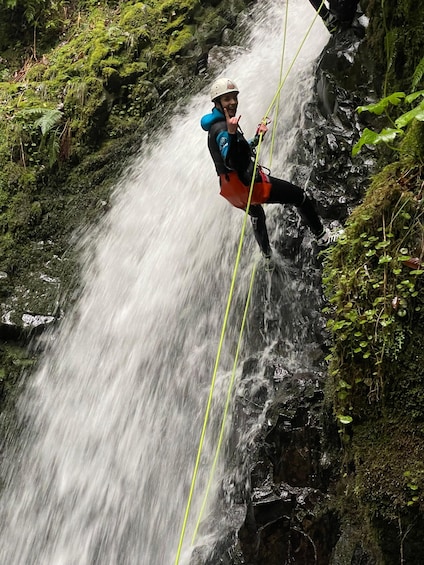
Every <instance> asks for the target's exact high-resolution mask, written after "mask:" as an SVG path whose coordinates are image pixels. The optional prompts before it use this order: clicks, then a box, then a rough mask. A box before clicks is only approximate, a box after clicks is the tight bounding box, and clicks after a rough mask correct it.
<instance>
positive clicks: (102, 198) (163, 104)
mask: <svg viewBox="0 0 424 565" xmlns="http://www.w3.org/2000/svg"><path fill="white" fill-rule="evenodd" d="M213 4H214V5H213V6H211V5H204V4H201V3H200V2H199V1H198V0H178V1H172V2H171V1H170V0H165V1H158V0H147V1H146V2H138V1H136V0H130V1H123V0H121V1H119V0H113V1H112V0H102V1H100V2H99V1H97V0H96V1H94V0H0V163H1V167H0V252H1V253H0V294H1V297H2V313H3V315H4V314H5V313H7V320H8V323H7V324H1V323H0V331H1V332H3V334H2V340H3V341H2V349H1V350H0V367H1V368H2V371H1V383H2V388H1V389H0V403H3V402H5V401H6V399H9V400H10V401H11V402H12V395H11V394H10V391H11V389H12V388H13V386H14V384H15V383H16V382H17V381H18V380H19V375H20V374H21V373H22V370H23V369H24V366H23V365H22V363H20V362H18V361H19V359H18V357H19V356H18V355H17V353H16V351H17V350H19V349H20V348H21V349H22V351H21V354H22V356H25V355H26V348H27V346H28V343H29V341H30V339H31V336H32V331H33V330H31V328H29V327H27V326H25V324H24V323H23V320H22V316H23V314H25V313H28V312H29V313H36V314H43V315H48V316H50V317H53V318H57V317H60V316H61V311H62V309H64V308H65V307H66V308H67V307H69V302H70V297H71V296H73V292H74V290H75V288H76V287H78V280H79V262H78V250H77V249H75V233H78V234H80V233H82V232H84V231H85V230H88V229H92V228H93V227H94V226H95V224H96V222H98V221H99V219H100V218H101V217H102V215H103V213H104V212H105V211H106V210H107V209H108V203H109V198H110V192H111V188H112V186H113V185H114V184H115V181H116V179H118V178H119V175H120V173H121V172H122V170H123V168H124V166H125V164H126V163H127V162H128V161H127V160H128V158H130V157H131V155H133V154H135V153H136V151H138V150H139V148H140V147H141V145H142V143H143V140H144V139H145V138H146V137H147V135H149V136H151V135H152V134H153V132H154V130H155V129H157V128H158V126H159V125H160V124H162V123H163V121H164V120H166V119H167V116H169V115H170V111H171V110H172V109H173V106H174V105H175V104H176V103H177V102H180V101H181V100H183V99H184V97H185V96H187V95H189V94H190V95H191V94H192V93H193V92H195V91H196V90H198V89H200V88H201V87H202V86H203V82H202V78H201V77H199V76H196V63H197V60H198V59H199V57H201V56H202V55H204V53H205V52H206V51H207V49H208V46H211V45H213V44H217V43H219V42H220V37H221V34H222V31H223V30H224V28H225V27H232V26H234V24H235V16H236V14H237V12H239V11H241V10H242V9H243V8H244V7H245V5H246V2H245V0H236V1H234V0H221V1H218V2H214V3H213ZM49 281H50V282H49ZM52 281H53V282H52ZM14 358H16V359H17V360H18V361H17V362H16V363H13V362H12V361H10V360H11V359H14ZM9 385H10V386H9ZM12 403H13V402H12Z"/></svg>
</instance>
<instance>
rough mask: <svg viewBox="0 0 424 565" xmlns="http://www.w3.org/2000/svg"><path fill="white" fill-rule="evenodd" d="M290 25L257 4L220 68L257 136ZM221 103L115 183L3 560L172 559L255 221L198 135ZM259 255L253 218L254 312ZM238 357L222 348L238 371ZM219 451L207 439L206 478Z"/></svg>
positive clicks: (51, 380)
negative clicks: (241, 45) (226, 318)
mask: <svg viewBox="0 0 424 565" xmlns="http://www.w3.org/2000/svg"><path fill="white" fill-rule="evenodd" d="M283 17H284V6H283V5H282V3H281V2H279V1H277V0H272V1H271V2H267V3H265V4H262V5H258V6H257V7H256V9H255V13H254V15H253V19H252V26H253V28H252V39H251V42H250V43H249V46H248V48H247V49H245V50H243V52H242V53H241V54H239V55H238V56H237V59H236V60H235V61H234V62H232V63H230V64H229V66H228V67H226V68H224V67H223V68H222V74H225V75H228V76H231V77H233V78H234V80H236V82H237V84H238V86H239V88H240V90H241V92H240V97H239V110H240V112H241V114H242V119H241V126H242V128H243V130H244V131H245V132H246V134H248V135H249V134H250V133H251V134H252V135H253V133H254V130H255V129H256V125H257V123H258V122H259V121H260V120H261V118H262V117H263V112H265V110H266V108H267V107H268V105H269V103H270V101H271V99H272V97H273V94H274V92H275V90H276V88H277V85H278V78H279V68H280V55H281V48H282V29H283ZM313 17H314V11H313V10H312V9H311V7H310V6H309V3H308V2H307V0H296V2H293V4H292V6H291V7H290V12H289V18H290V20H289V26H288V31H289V37H288V40H287V46H286V59H287V62H289V61H290V60H291V58H292V57H293V56H294V53H295V52H296V50H297V47H298V45H299V43H300V41H301V39H302V38H303V36H304V34H305V31H306V29H307V27H308V25H309V23H310V21H311V20H312V18H313ZM326 39H327V35H326V32H324V30H323V28H322V26H321V25H320V23H319V22H317V23H316V25H315V27H314V28H313V30H312V33H311V35H310V37H309V39H308V41H307V43H306V44H305V46H304V48H303V50H302V52H301V54H300V56H299V58H298V60H297V63H296V65H295V68H294V69H293V72H292V73H291V75H290V78H289V80H288V81H287V84H286V86H285V88H284V90H283V92H282V104H281V110H280V118H279V124H280V125H279V128H280V138H281V135H282V139H283V140H284V142H283V143H282V144H281V148H280V149H279V148H278V147H277V148H276V150H275V152H274V157H273V163H274V170H273V174H275V175H277V176H278V174H281V176H283V175H284V166H286V167H287V164H286V161H285V159H286V157H285V155H286V154H287V151H288V150H290V143H291V142H293V140H294V137H295V134H296V128H297V127H298V126H299V121H298V116H299V113H300V111H301V108H302V105H303V103H305V102H307V100H308V99H309V98H310V96H311V86H312V69H313V62H314V60H315V58H316V57H317V55H318V54H319V53H320V51H321V49H322V47H323V45H324V43H325V41H326ZM210 106H211V105H210V102H209V101H208V98H207V94H202V95H200V96H197V97H194V98H193V99H192V101H191V102H190V103H189V105H188V106H187V107H186V108H185V111H186V114H185V115H176V116H175V117H174V118H173V119H172V121H171V125H170V127H167V128H165V130H164V132H163V134H162V135H161V136H160V141H159V142H157V143H155V144H154V145H153V146H150V147H149V150H148V151H146V152H143V154H141V155H140V156H139V157H138V158H137V159H136V160H135V161H134V163H133V164H132V166H131V167H130V168H129V169H128V170H127V171H126V174H125V176H124V178H123V179H122V181H121V182H120V184H119V186H117V188H116V191H115V197H114V201H113V206H112V210H111V212H110V214H109V215H108V218H107V221H106V223H105V225H104V228H103V230H102V232H101V234H100V236H99V237H98V240H97V241H96V242H94V244H93V247H94V253H93V254H92V253H90V254H87V255H89V258H88V259H87V261H86V264H85V267H84V281H83V283H84V285H83V292H82V296H81V298H80V300H79V302H78V304H77V305H76V308H75V312H74V314H73V315H72V316H69V319H68V320H67V321H66V322H65V323H64V324H63V327H62V329H61V331H60V332H59V334H58V335H57V336H55V342H54V344H53V346H52V348H51V351H50V352H49V353H48V354H46V358H45V359H44V361H43V363H42V367H41V369H40V370H39V372H38V373H37V374H36V375H34V376H33V377H32V384H31V386H30V387H29V390H28V391H27V393H26V394H25V395H24V398H22V399H21V410H22V416H23V418H24V419H25V421H26V423H27V426H28V429H29V430H30V433H29V434H28V438H27V440H26V441H25V444H24V445H19V439H18V438H17V440H16V441H17V445H16V453H15V454H14V457H13V458H12V459H10V460H9V461H7V462H6V463H5V465H4V467H5V468H4V469H3V473H4V474H5V475H6V483H7V484H6V486H5V489H4V491H3V492H2V500H1V510H0V517H1V523H0V526H1V527H0V537H1V543H0V563H2V564H5V565H6V564H7V565H32V564H34V565H95V564H96V565H171V564H172V563H173V562H174V559H175V554H176V549H177V545H178V539H179V534H180V529H181V524H182V519H183V515H184V509H185V504H186V501H187V496H188V489H189V485H190V480H191V474H192V471H193V465H194V460H195V454H196V450H197V444H198V440H199V435H200V430H201V425H202V421H203V414H204V410H205V405H206V398H207V394H208V388H209V383H210V379H211V375H212V370H213V365H214V360H215V355H216V351H217V345H218V341H219V335H220V331H221V324H222V321H223V314H224V309H225V304H226V300H227V295H228V291H229V285H230V279H231V274H232V267H233V264H234V259H235V252H236V247H237V243H238V237H239V233H240V227H241V223H242V220H243V214H242V213H241V212H239V211H237V210H235V209H233V208H231V206H230V205H229V204H227V203H226V202H225V201H224V200H223V199H222V198H221V197H220V196H219V195H218V192H219V190H218V182H217V178H216V175H215V173H214V169H213V164H212V161H211V159H210V157H209V155H208V152H207V147H206V135H205V133H204V132H202V130H201V129H200V126H199V120H200V117H201V115H202V114H203V113H206V112H207V111H208V110H209V109H210ZM286 170H287V169H286ZM283 178H284V177H283ZM285 178H287V175H286V176H285ZM252 251H253V259H255V258H257V257H258V256H259V252H258V250H257V249H256V244H255V243H254V241H253V238H252V235H251V232H250V224H248V228H247V241H246V242H245V259H243V261H242V265H241V270H242V276H241V277H239V282H238V286H237V292H236V297H235V301H236V302H237V303H240V305H241V306H242V302H243V300H244V297H245V294H246V286H247V284H248V279H249V272H250V270H249V265H251V262H252V260H253V259H252V258H251V257H250V256H251V255H252ZM243 269H244V272H243ZM241 281H243V282H241ZM231 331H234V334H235V335H237V333H238V328H235V329H234V330H232V328H230V329H229V332H230V333H231ZM248 349H249V346H248V344H246V350H247V351H248ZM233 354H234V351H233V350H229V348H228V346H227V347H224V351H223V356H222V365H223V369H222V371H224V373H225V372H226V371H228V370H229V369H230V368H231V365H232V355H233ZM224 388H225V387H224ZM218 404H219V402H218ZM219 424H220V422H219V421H217V422H215V423H214V425H215V427H216V426H218V425H219ZM214 447H215V446H214V445H208V444H207V443H206V445H205V457H206V459H205V463H204V468H203V469H202V473H203V474H205V473H207V470H208V465H209V464H210V461H211V453H212V456H213V450H214ZM203 474H202V476H201V477H200V479H199V480H200V483H201V484H202V485H204V483H205V478H204V477H203ZM201 496H202V492H200V493H199V494H198V495H197V496H196V497H195V500H194V503H193V519H192V520H191V522H190V524H189V528H188V530H189V533H188V535H187V541H186V547H185V552H184V556H183V560H182V562H183V563H188V560H189V555H190V548H189V547H188V545H189V540H190V528H192V522H193V521H195V519H196V517H197V515H196V511H197V510H198V507H199V502H200V501H201Z"/></svg>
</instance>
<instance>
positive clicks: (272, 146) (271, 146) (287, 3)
mask: <svg viewBox="0 0 424 565" xmlns="http://www.w3.org/2000/svg"><path fill="white" fill-rule="evenodd" d="M323 1H324V0H323ZM288 15H289V0H287V2H286V13H285V18H284V33H283V48H282V49H281V60H280V76H279V82H281V79H282V76H283V66H284V56H285V52H286V41H287V21H288ZM279 106H280V96H278V99H277V104H276V106H275V114H274V123H273V124H272V136H271V145H270V149H269V168H271V167H272V154H273V151H274V142H275V135H276V131H277V117H278V109H279Z"/></svg>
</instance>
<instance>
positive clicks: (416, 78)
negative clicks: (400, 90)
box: [412, 57, 424, 90]
mask: <svg viewBox="0 0 424 565" xmlns="http://www.w3.org/2000/svg"><path fill="white" fill-rule="evenodd" d="M423 75H424V57H423V58H422V59H421V61H420V62H419V63H418V65H417V68H416V69H415V71H414V75H413V77H412V90H415V88H417V86H418V84H419V83H420V81H421V79H422V78H423Z"/></svg>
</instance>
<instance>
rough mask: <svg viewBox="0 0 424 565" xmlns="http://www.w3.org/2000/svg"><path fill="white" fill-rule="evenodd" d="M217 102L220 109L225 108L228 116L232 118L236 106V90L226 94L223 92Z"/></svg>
mask: <svg viewBox="0 0 424 565" xmlns="http://www.w3.org/2000/svg"><path fill="white" fill-rule="evenodd" d="M219 102H220V104H221V106H222V110H224V108H226V109H227V112H228V115H229V116H230V118H234V116H235V115H236V112H237V106H238V99H237V92H228V93H227V94H223V95H222V96H221V98H220V99H219Z"/></svg>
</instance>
